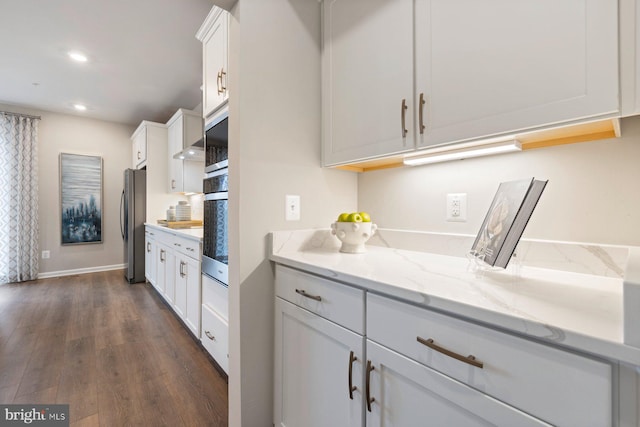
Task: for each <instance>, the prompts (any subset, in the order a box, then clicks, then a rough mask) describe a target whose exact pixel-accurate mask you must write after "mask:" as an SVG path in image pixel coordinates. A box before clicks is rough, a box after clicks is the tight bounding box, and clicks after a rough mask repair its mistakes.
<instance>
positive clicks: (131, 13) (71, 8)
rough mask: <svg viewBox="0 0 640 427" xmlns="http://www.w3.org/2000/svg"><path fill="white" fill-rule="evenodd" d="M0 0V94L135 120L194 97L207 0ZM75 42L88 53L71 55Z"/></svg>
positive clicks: (35, 104)
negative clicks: (77, 58)
mask: <svg viewBox="0 0 640 427" xmlns="http://www.w3.org/2000/svg"><path fill="white" fill-rule="evenodd" d="M0 3H1V7H0V40H1V45H0V46H1V47H0V104H13V105H18V106H22V107H27V108H36V109H41V110H46V111H54V112H60V113H66V114H76V115H81V116H86V117H92V118H96V119H101V120H107V121H113V122H119V123H126V124H131V125H137V124H139V123H140V121H142V120H151V121H157V122H166V121H167V119H168V118H169V117H171V115H173V113H175V111H176V110H177V109H178V108H188V109H192V108H194V107H196V106H198V105H199V104H200V102H201V97H202V95H201V92H200V86H201V84H202V45H201V43H200V42H199V41H198V40H197V39H196V38H195V34H196V32H197V31H198V29H199V28H200V25H201V24H202V22H203V21H204V19H205V18H206V16H207V14H208V13H209V10H210V9H211V7H212V6H213V3H212V2H211V0H0ZM72 49H73V50H80V51H83V52H85V53H86V54H87V56H88V57H89V61H88V62H86V63H84V64H81V63H77V62H73V61H71V60H70V59H69V57H68V56H67V52H68V51H69V50H72ZM74 103H83V104H85V105H86V106H87V111H85V112H82V113H80V112H77V111H75V110H74V108H73V104H74Z"/></svg>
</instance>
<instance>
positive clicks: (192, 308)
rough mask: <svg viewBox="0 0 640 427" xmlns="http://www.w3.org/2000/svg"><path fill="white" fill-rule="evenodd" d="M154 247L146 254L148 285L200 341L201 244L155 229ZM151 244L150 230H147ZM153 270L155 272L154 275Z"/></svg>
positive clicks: (150, 246) (149, 247) (150, 247)
mask: <svg viewBox="0 0 640 427" xmlns="http://www.w3.org/2000/svg"><path fill="white" fill-rule="evenodd" d="M153 230H154V231H153V237H154V242H155V249H154V245H153V244H151V245H147V249H150V251H148V252H147V253H146V255H147V258H146V259H145V266H146V267H147V269H148V270H149V272H147V273H146V275H147V278H149V277H150V276H151V277H152V278H154V280H153V281H151V280H149V282H150V283H151V284H152V285H153V286H154V288H155V289H156V290H157V291H158V293H159V294H160V295H161V296H162V297H163V298H164V299H165V301H166V302H167V304H168V305H169V306H170V307H171V308H172V309H173V311H174V312H175V313H176V314H177V315H178V317H180V319H181V320H182V321H183V322H184V324H185V325H186V326H187V328H189V330H190V331H191V332H192V333H193V334H194V335H195V336H196V337H198V338H200V316H201V295H202V288H201V281H200V276H201V273H200V253H201V250H200V243H199V242H197V241H196V240H193V239H189V238H185V237H182V236H180V235H179V234H178V233H172V232H170V231H160V230H158V229H157V228H154V229H153ZM146 232H147V238H148V242H151V241H150V240H151V239H149V237H150V235H151V231H150V230H149V227H147V230H146ZM151 271H152V272H153V273H151Z"/></svg>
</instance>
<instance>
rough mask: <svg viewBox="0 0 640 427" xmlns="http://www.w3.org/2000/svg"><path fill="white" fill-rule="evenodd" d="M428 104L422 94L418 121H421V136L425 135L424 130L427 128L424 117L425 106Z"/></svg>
mask: <svg viewBox="0 0 640 427" xmlns="http://www.w3.org/2000/svg"><path fill="white" fill-rule="evenodd" d="M426 102H427V101H425V100H424V93H421V94H420V101H418V103H419V104H420V106H419V110H418V119H419V122H420V135H422V134H424V130H425V128H426V126H425V125H424V117H423V114H424V111H423V110H424V104H425V103H426Z"/></svg>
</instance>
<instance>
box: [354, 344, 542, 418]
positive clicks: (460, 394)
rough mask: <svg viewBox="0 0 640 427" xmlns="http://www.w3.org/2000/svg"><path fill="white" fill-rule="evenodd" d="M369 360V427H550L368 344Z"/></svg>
mask: <svg viewBox="0 0 640 427" xmlns="http://www.w3.org/2000/svg"><path fill="white" fill-rule="evenodd" d="M367 358H368V359H369V360H370V361H371V366H372V367H373V370H371V372H370V373H368V374H367V375H368V376H369V378H368V380H369V383H370V390H369V397H370V398H371V399H374V400H373V402H371V404H370V405H371V409H370V410H369V408H368V407H367V408H366V425H367V426H368V427H378V426H386V427H400V426H403V427H411V426H417V425H433V426H456V427H465V426H469V427H477V426H510V427H516V426H549V425H550V424H546V423H544V422H542V421H540V420H538V419H536V418H533V417H531V416H530V415H528V414H525V413H524V412H520V411H518V410H517V409H514V408H512V407H510V406H508V405H505V404H504V403H502V402H500V401H498V400H495V399H493V398H491V397H489V396H487V395H486V394H483V393H482V392H480V391H478V390H475V389H472V388H470V387H468V386H466V385H464V384H462V383H459V382H457V381H455V380H453V379H451V378H449V377H447V376H445V375H442V374H440V373H439V372H436V371H434V370H432V369H429V368H427V367H426V366H424V365H421V364H419V363H416V362H414V361H413V360H411V359H408V358H406V357H404V356H402V355H400V354H398V353H396V352H394V351H391V350H389V349H387V348H385V347H382V346H380V345H378V344H376V343H374V342H372V341H369V340H367ZM365 369H367V370H368V368H365ZM365 394H366V390H365ZM366 398H367V397H366V396H365V399H366Z"/></svg>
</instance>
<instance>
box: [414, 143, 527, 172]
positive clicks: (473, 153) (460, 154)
mask: <svg viewBox="0 0 640 427" xmlns="http://www.w3.org/2000/svg"><path fill="white" fill-rule="evenodd" d="M520 150H522V147H521V145H520V141H517V140H511V141H502V142H495V143H490V144H476V145H472V146H467V147H464V148H460V147H459V146H455V145H454V146H453V147H451V149H447V148H446V147H438V148H434V149H428V150H423V151H421V152H420V153H418V154H416V155H413V156H409V157H405V159H404V164H405V165H408V166H417V165H426V164H429V163H438V162H448V161H450V160H461V159H468V158H471V157H480V156H488V155H491V154H501V153H509V152H514V151H520Z"/></svg>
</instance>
